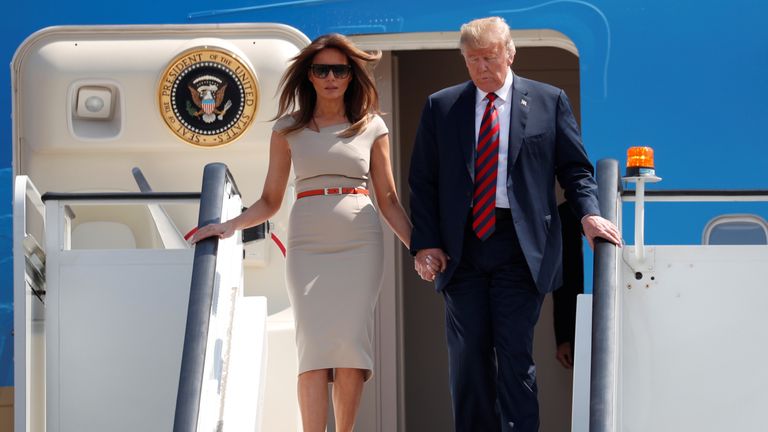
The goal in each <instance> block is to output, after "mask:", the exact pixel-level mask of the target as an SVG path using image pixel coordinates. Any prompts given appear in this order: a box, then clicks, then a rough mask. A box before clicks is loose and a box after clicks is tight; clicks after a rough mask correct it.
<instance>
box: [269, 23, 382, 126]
mask: <svg viewBox="0 0 768 432" xmlns="http://www.w3.org/2000/svg"><path fill="white" fill-rule="evenodd" d="M326 48H335V49H337V50H339V51H341V52H342V53H343V54H344V55H346V56H347V59H348V60H349V64H350V66H352V79H351V80H350V82H349V87H347V91H346V92H345V93H344V110H345V115H346V117H347V120H348V121H349V122H350V123H351V126H349V127H348V128H347V129H345V130H343V131H342V132H341V133H339V136H341V137H351V136H355V135H357V134H358V133H360V132H361V131H363V130H364V129H365V127H366V126H367V125H368V121H369V120H370V119H369V114H375V113H378V112H379V93H378V92H377V91H376V85H375V84H374V83H373V77H372V75H371V69H372V68H373V66H375V64H376V62H378V60H379V59H380V58H381V52H374V53H368V52H365V51H363V50H361V49H359V48H357V47H356V46H355V45H354V44H353V43H352V41H350V40H349V39H347V37H346V36H343V35H340V34H338V33H330V34H327V35H323V36H320V37H318V38H317V39H315V40H314V41H312V43H311V44H309V45H308V46H307V47H306V48H304V49H303V50H301V52H300V53H299V54H298V55H296V57H294V58H293V59H292V60H293V63H291V65H290V66H289V67H288V69H287V70H286V71H285V74H284V75H283V77H282V79H280V88H282V91H281V92H280V103H279V107H278V112H277V115H276V116H275V119H278V118H280V117H282V116H283V115H285V114H289V113H293V112H294V111H296V113H295V115H294V123H293V124H292V125H291V126H289V127H287V128H285V129H283V130H281V132H282V133H284V134H290V133H292V132H296V131H298V130H301V129H303V128H305V127H306V126H307V125H308V124H309V123H310V121H312V116H313V115H314V113H315V104H316V103H317V94H316V93H315V88H314V87H313V86H312V82H310V81H309V68H310V66H311V65H312V61H313V60H314V58H315V55H317V53H319V52H320V51H322V50H324V49H326Z"/></svg>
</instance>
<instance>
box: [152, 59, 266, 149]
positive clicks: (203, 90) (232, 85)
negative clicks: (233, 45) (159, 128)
mask: <svg viewBox="0 0 768 432" xmlns="http://www.w3.org/2000/svg"><path fill="white" fill-rule="evenodd" d="M158 94H159V96H160V115H162V117H163V120H165V124H166V125H167V126H168V128H169V129H170V130H171V131H173V133H174V134H176V136H177V137H179V138H181V139H182V140H184V141H185V142H187V143H189V144H192V145H195V146H200V147H218V146H222V145H225V144H228V143H231V142H232V141H234V140H236V139H237V138H239V137H240V136H241V135H242V134H243V133H244V132H245V131H246V130H248V127H250V125H251V123H252V122H253V119H254V117H256V107H257V104H258V99H259V90H258V82H257V81H256V76H255V75H254V73H253V71H252V70H251V68H250V67H249V66H248V65H247V64H246V63H245V62H243V61H242V60H241V59H240V58H238V57H237V55H235V54H234V53H232V52H230V51H227V50H225V49H222V48H211V47H201V48H193V49H191V50H188V51H185V52H184V53H182V54H179V55H178V56H176V58H174V59H173V60H172V61H171V62H170V64H169V65H168V67H167V68H166V69H165V72H163V75H162V77H161V79H160V85H159V88H158Z"/></svg>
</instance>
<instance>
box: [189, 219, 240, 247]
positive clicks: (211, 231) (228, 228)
mask: <svg viewBox="0 0 768 432" xmlns="http://www.w3.org/2000/svg"><path fill="white" fill-rule="evenodd" d="M234 233H235V227H234V225H233V224H232V222H231V221H227V222H224V223H219V224H209V225H206V226H204V227H202V228H200V229H199V230H197V232H196V233H195V234H194V235H192V237H191V238H190V239H189V242H190V243H192V244H195V243H197V242H199V241H200V240H202V239H205V238H208V237H213V236H217V237H218V238H220V239H225V238H228V237H231V236H232V234H234Z"/></svg>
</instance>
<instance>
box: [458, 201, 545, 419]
mask: <svg viewBox="0 0 768 432" xmlns="http://www.w3.org/2000/svg"><path fill="white" fill-rule="evenodd" d="M496 214H497V221H496V231H495V232H494V233H493V235H491V237H490V238H488V239H486V240H485V241H480V240H479V239H478V238H477V237H476V236H475V235H474V233H473V232H472V229H471V223H468V224H467V225H468V226H469V228H468V229H467V232H466V233H465V239H464V250H463V253H462V255H463V256H462V258H461V262H460V263H459V267H458V268H457V269H456V272H455V273H454V274H453V277H452V278H451V281H450V283H449V284H448V285H447V286H446V287H445V289H444V290H443V296H444V298H445V311H446V334H447V339H448V356H449V359H448V364H449V375H450V387H451V398H452V401H453V417H454V424H455V430H456V431H457V432H495V431H504V432H507V431H514V432H535V431H537V430H538V428H539V404H538V400H537V387H536V367H535V365H534V363H533V356H532V350H533V329H534V326H535V325H536V321H537V320H538V318H539V311H540V310H541V303H542V300H543V298H544V296H543V295H542V294H540V293H539V292H538V290H537V289H536V286H535V283H534V281H533V278H532V277H531V273H530V271H529V269H528V266H527V264H526V261H525V257H524V256H523V252H522V250H521V249H520V243H519V241H518V239H517V235H516V233H515V228H514V224H513V221H512V218H511V216H510V213H509V210H497V213H496Z"/></svg>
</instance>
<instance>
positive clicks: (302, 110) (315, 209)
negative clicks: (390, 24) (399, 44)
mask: <svg viewBox="0 0 768 432" xmlns="http://www.w3.org/2000/svg"><path fill="white" fill-rule="evenodd" d="M379 58H380V54H378V53H377V54H370V53H366V52H364V51H361V50H360V49H358V48H357V47H355V46H354V45H353V44H352V43H351V42H350V41H349V40H348V39H347V38H346V37H344V36H341V35H338V34H330V35H325V36H321V37H319V38H317V39H316V40H314V41H313V42H312V43H311V44H310V45H309V46H307V47H306V48H304V49H303V50H302V51H301V52H300V53H299V54H298V55H297V56H296V57H295V58H294V59H293V63H292V64H291V66H290V67H289V68H288V70H287V71H286V73H285V75H284V76H283V79H282V80H281V83H280V84H281V88H282V92H281V94H280V108H279V113H278V114H277V117H279V120H278V121H277V122H276V123H275V126H274V127H273V133H272V139H271V143H270V155H269V170H268V172H267V178H266V180H265V182H264V191H263V192H262V196H261V198H260V199H259V200H258V201H257V202H256V203H254V204H253V205H252V206H251V207H250V208H249V209H248V210H246V211H245V212H244V213H242V214H241V215H240V216H238V217H236V218H234V219H232V220H229V221H227V222H224V223H222V224H213V225H208V226H206V227H204V228H201V229H200V231H198V233H197V234H196V235H195V237H194V238H193V239H192V241H198V240H200V239H202V238H205V237H209V236H213V235H218V236H220V237H228V236H230V235H232V234H233V233H234V231H235V230H238V229H243V228H247V227H251V226H254V225H257V224H260V223H262V222H264V221H265V220H267V219H268V218H269V217H271V216H272V215H274V214H275V213H276V212H277V210H278V209H279V208H280V204H281V202H282V199H283V195H284V194H285V188H286V184H287V182H288V175H289V172H290V168H291V162H293V167H294V172H295V175H296V179H295V180H296V190H297V200H296V203H295V204H294V206H293V209H292V210H291V215H290V219H289V233H288V248H287V255H286V259H287V263H286V264H287V286H288V294H289V297H290V300H291V305H292V306H293V311H294V316H295V320H296V344H297V347H298V353H299V378H298V397H299V406H300V409H301V416H302V423H303V426H304V431H305V432H314V431H324V430H325V426H326V422H327V409H328V392H327V386H328V383H329V382H332V384H333V387H332V399H333V401H332V403H333V409H334V416H335V420H336V430H337V431H351V430H352V429H353V427H354V422H355V417H356V414H357V410H358V407H359V403H360V397H361V395H362V391H363V384H364V382H365V381H367V380H368V379H370V377H371V375H372V369H373V346H372V337H373V311H374V308H375V306H376V300H377V298H378V294H379V285H380V282H381V275H382V262H383V247H382V235H381V225H380V222H379V217H378V213H377V210H376V208H374V206H373V204H372V202H371V200H370V197H369V192H368V186H369V184H368V183H369V182H371V183H372V184H373V191H374V192H375V194H376V201H377V203H378V207H379V212H380V213H381V215H382V216H383V217H384V220H385V221H386V222H387V223H388V224H389V226H390V227H391V228H392V230H393V231H394V233H395V234H396V235H397V236H398V237H399V238H400V240H401V241H402V242H403V244H405V246H406V248H407V247H408V246H409V242H410V236H411V225H410V222H409V220H408V217H407V215H406V214H405V211H404V210H403V208H402V206H401V205H400V201H399V199H398V197H397V193H396V189H395V182H394V179H393V176H392V169H391V165H390V159H389V138H388V130H387V127H386V126H385V125H384V122H383V120H382V119H381V117H379V116H378V115H377V110H378V94H377V92H376V88H375V85H374V83H373V79H372V77H371V74H370V70H369V65H372V64H373V63H375V62H376V61H377V60H378V59H379Z"/></svg>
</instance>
